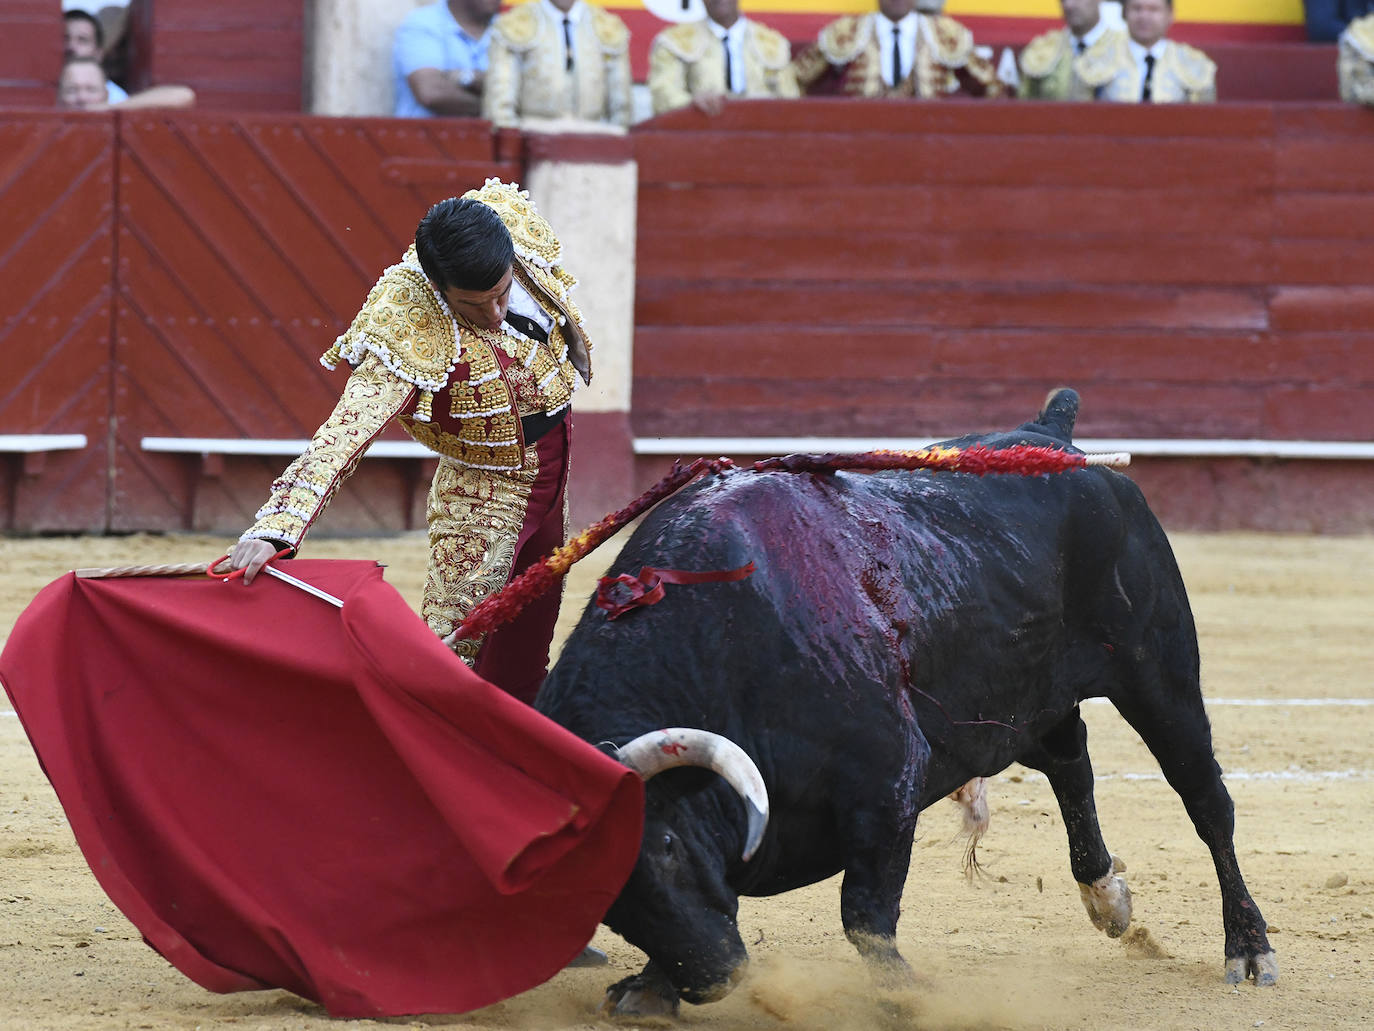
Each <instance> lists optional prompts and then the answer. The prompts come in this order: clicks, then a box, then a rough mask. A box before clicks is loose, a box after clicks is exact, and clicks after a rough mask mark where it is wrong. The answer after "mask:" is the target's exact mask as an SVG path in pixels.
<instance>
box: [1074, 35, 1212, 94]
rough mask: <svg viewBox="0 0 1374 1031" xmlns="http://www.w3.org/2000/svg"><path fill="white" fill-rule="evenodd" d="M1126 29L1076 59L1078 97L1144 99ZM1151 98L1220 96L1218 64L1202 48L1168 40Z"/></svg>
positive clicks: (1158, 64)
mask: <svg viewBox="0 0 1374 1031" xmlns="http://www.w3.org/2000/svg"><path fill="white" fill-rule="evenodd" d="M1127 40H1128V37H1127V35H1126V33H1124V32H1122V33H1117V34H1116V35H1115V36H1114V37H1113V39H1112V42H1111V43H1110V44H1109V45H1107V46H1103V47H1093V48H1092V49H1091V50H1089V51H1088V52H1087V53H1086V54H1084V55H1083V56H1081V57H1078V58H1075V59H1074V64H1073V69H1074V74H1076V75H1077V76H1078V80H1079V82H1078V85H1077V86H1076V87H1075V90H1076V94H1077V95H1076V96H1075V98H1074V99H1076V100H1094V99H1096V100H1111V101H1116V102H1117V103H1125V104H1133V103H1139V102H1140V70H1139V67H1138V66H1137V65H1136V63H1135V58H1134V57H1133V56H1131V50H1130V47H1129V46H1128V44H1127ZM1150 99H1151V102H1153V103H1156V104H1177V103H1194V104H1199V103H1201V104H1208V103H1211V102H1213V101H1215V100H1216V99H1217V66H1216V65H1215V64H1214V63H1213V62H1212V59H1211V58H1210V57H1208V56H1207V55H1206V54H1204V53H1203V52H1202V51H1201V50H1198V49H1196V48H1194V47H1190V46H1188V45H1187V44H1186V43H1175V42H1174V41H1173V40H1166V41H1165V44H1164V52H1163V54H1162V56H1161V57H1160V58H1159V60H1158V62H1157V63H1156V64H1155V70H1154V75H1153V76H1152V77H1151V79H1150Z"/></svg>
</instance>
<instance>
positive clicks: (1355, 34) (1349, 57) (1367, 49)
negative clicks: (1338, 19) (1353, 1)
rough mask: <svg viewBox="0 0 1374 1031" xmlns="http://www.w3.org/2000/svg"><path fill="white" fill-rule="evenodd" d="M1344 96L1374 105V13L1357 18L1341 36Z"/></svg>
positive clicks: (1340, 64) (1338, 66) (1353, 100)
mask: <svg viewBox="0 0 1374 1031" xmlns="http://www.w3.org/2000/svg"><path fill="white" fill-rule="evenodd" d="M1337 60H1338V62H1339V63H1338V65H1337V71H1338V72H1339V74H1340V80H1341V99H1342V100H1344V101H1346V102H1347V103H1351V104H1369V105H1371V106H1374V14H1366V15H1365V16H1364V17H1363V18H1356V19H1355V20H1354V21H1352V22H1351V23H1350V24H1349V25H1347V26H1346V27H1345V31H1344V32H1342V33H1341V38H1340V57H1339V58H1338V59H1337Z"/></svg>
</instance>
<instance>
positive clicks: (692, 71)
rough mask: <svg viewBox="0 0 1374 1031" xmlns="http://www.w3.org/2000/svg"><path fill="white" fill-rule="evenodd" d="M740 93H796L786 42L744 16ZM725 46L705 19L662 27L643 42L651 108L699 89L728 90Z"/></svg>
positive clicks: (679, 102)
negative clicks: (646, 43) (646, 45)
mask: <svg viewBox="0 0 1374 1031" xmlns="http://www.w3.org/2000/svg"><path fill="white" fill-rule="evenodd" d="M742 49H743V51H744V93H743V94H735V95H736V96H741V95H742V96H744V97H783V98H790V97H796V96H800V91H799V90H798V89H797V77H796V75H794V74H793V72H792V64H791V60H792V47H791V45H790V44H789V43H788V42H787V39H786V37H785V36H783V35H782V33H780V32H776V31H774V30H773V29H770V28H769V27H768V26H767V25H760V24H759V23H758V22H756V21H752V20H746V21H745V28H744V46H743V48H742ZM728 92H729V91H728V90H727V89H726V88H725V50H724V47H723V46H722V45H721V41H720V39H719V38H718V37H717V36H716V34H715V33H714V32H712V31H711V29H710V26H709V25H708V24H707V19H705V18H703V19H702V20H701V21H695V22H685V23H683V24H681V25H674V26H672V27H671V28H667V29H664V30H663V31H662V32H660V33H659V34H658V35H657V36H655V37H654V41H653V43H652V44H651V45H650V48H649V94H650V96H652V97H653V103H654V114H656V115H661V114H662V113H663V112H664V111H672V110H674V109H676V108H679V107H686V106H687V105H688V104H690V103H691V102H692V98H693V97H695V96H698V95H700V94H708V93H728Z"/></svg>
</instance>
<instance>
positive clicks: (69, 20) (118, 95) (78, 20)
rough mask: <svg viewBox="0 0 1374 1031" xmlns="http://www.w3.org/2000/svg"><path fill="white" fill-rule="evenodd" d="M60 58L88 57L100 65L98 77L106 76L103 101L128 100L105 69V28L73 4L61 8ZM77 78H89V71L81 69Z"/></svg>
mask: <svg viewBox="0 0 1374 1031" xmlns="http://www.w3.org/2000/svg"><path fill="white" fill-rule="evenodd" d="M62 26H63V29H62V58H63V60H64V61H70V60H72V59H73V58H78V57H79V58H87V59H90V60H93V61H95V62H96V64H97V65H100V66H101V69H102V71H101V78H103V79H104V80H105V94H106V96H105V103H107V104H117V103H119V102H120V101H121V100H128V99H129V94H128V93H127V92H125V90H124V89H123V88H122V87H121V86H119V85H118V84H116V83H114V82H111V81H110V80H109V78H108V77H107V76H106V75H105V73H104V70H103V69H104V64H103V62H104V60H105V30H104V28H102V27H101V24H100V20H99V19H98V18H96V16H95V15H93V14H91V13H90V12H88V11H82V10H78V9H76V8H73V9H71V10H69V11H63V12H62ZM77 77H78V78H82V79H89V77H90V72H89V71H80V72H78V73H77Z"/></svg>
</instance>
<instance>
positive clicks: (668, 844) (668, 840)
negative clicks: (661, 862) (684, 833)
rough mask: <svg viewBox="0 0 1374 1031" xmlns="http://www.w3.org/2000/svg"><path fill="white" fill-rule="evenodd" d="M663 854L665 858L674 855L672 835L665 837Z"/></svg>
mask: <svg viewBox="0 0 1374 1031" xmlns="http://www.w3.org/2000/svg"><path fill="white" fill-rule="evenodd" d="M663 854H664V855H665V856H671V855H672V854H673V836H672V835H671V834H665V835H663Z"/></svg>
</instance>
